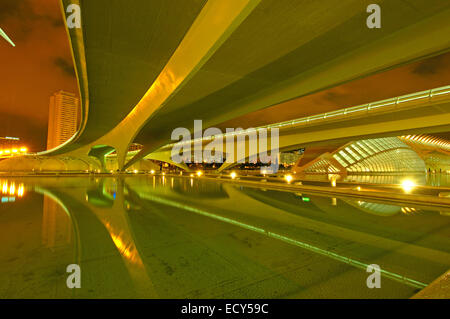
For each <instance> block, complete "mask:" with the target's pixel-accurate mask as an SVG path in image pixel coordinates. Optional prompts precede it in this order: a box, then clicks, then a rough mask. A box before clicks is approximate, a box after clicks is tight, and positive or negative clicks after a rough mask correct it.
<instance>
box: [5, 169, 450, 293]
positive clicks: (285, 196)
mask: <svg viewBox="0 0 450 319" xmlns="http://www.w3.org/2000/svg"><path fill="white" fill-rule="evenodd" d="M0 190H1V194H0V196H1V204H0V229H1V232H0V238H1V242H2V249H1V250H0V298H408V297H411V296H412V295H414V294H415V293H416V292H418V291H419V290H420V289H422V288H423V287H424V286H426V285H427V284H429V283H430V282H432V281H433V280H434V279H435V278H437V277H439V276H440V275H441V274H442V273H444V272H445V271H447V270H448V269H449V268H450V210H445V209H442V210H441V211H436V210H433V209H428V208H427V207H409V206H398V205H395V204H392V203H389V202H367V201H364V200H355V199H348V198H335V197H327V196H318V195H308V194H300V193H290V192H280V191H271V190H265V189H259V188H247V187H242V186H239V185H231V184H227V183H219V182H214V181H208V180H204V179H199V178H188V177H171V176H151V175H150V176H144V175H139V176H130V177H105V178H100V177H98V178H96V177H64V178H57V177H45V178H34V177H29V178H22V179H20V178H16V179H7V178H2V179H1V180H0ZM70 264H77V265H79V266H80V269H81V288H79V289H77V288H75V289H69V288H68V287H67V285H66V281H67V278H68V276H69V275H70V274H69V273H67V272H66V268H67V266H68V265H70ZM371 264H377V265H379V266H380V267H381V269H382V274H381V288H379V289H376V288H374V289H369V288H368V287H367V284H366V280H367V277H368V276H369V275H370V273H367V272H366V268H367V266H368V265H371Z"/></svg>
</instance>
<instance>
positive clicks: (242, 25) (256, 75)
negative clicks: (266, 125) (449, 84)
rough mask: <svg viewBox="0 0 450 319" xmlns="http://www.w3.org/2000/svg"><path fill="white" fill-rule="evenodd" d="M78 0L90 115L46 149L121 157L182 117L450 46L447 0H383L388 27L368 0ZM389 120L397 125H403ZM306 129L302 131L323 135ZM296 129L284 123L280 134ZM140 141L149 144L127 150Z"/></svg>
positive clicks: (150, 143)
mask: <svg viewBox="0 0 450 319" xmlns="http://www.w3.org/2000/svg"><path fill="white" fill-rule="evenodd" d="M409 2H411V3H413V2H414V5H413V6H412V5H407V4H408V3H409ZM72 3H74V4H78V5H80V7H81V12H82V15H81V16H82V28H81V29H76V28H74V29H68V35H69V39H70V44H71V48H72V52H73V57H74V63H75V66H76V74H77V78H78V82H79V88H80V96H81V104H82V125H81V128H80V130H79V131H78V133H77V134H76V135H75V136H74V137H73V138H72V139H71V140H69V141H68V142H66V143H65V144H63V145H61V146H60V147H58V148H56V149H54V150H51V151H48V152H43V153H42V154H41V155H46V156H74V157H77V156H80V157H82V156H87V155H88V154H90V153H91V152H92V149H93V148H96V147H98V146H101V145H107V146H108V147H112V148H114V150H115V151H116V152H117V156H118V157H117V158H118V163H119V164H118V165H119V168H120V169H125V168H127V167H129V166H130V165H132V164H133V163H135V162H136V161H138V160H140V159H142V158H144V157H145V156H147V155H148V154H151V153H153V152H155V151H156V150H158V149H160V148H161V147H162V146H164V145H166V144H168V143H169V142H171V140H170V135H171V132H172V130H173V129H175V128H176V127H186V128H188V129H190V130H192V129H193V120H194V119H202V120H203V123H204V126H205V127H208V126H213V125H216V124H219V123H222V122H224V121H227V120H230V119H233V118H236V117H238V116H241V115H244V114H247V113H249V112H252V111H256V110H259V109H263V108H266V107H269V106H273V105H276V104H279V103H282V102H285V101H288V100H291V99H295V98H299V97H302V96H305V95H308V94H311V93H314V92H318V91H320V90H323V89H326V88H330V87H333V86H337V85H339V84H342V83H345V82H348V81H352V80H355V79H358V78H362V77H365V76H368V75H371V74H375V73H378V72H382V71H386V70H389V69H392V68H394V67H397V66H400V65H403V64H406V63H410V62H413V61H416V60H420V59H424V58H427V57H430V56H434V55H437V54H441V53H443V52H446V51H448V50H449V49H450V39H449V38H448V34H450V25H449V24H448V23H447V22H448V21H449V20H450V3H446V2H442V1H440V0H429V1H426V2H420V3H417V2H415V1H412V0H407V1H403V2H393V1H386V0H384V1H380V2H379V4H380V5H381V7H383V8H385V12H386V14H385V15H384V16H383V19H384V20H383V21H384V22H383V28H381V29H368V28H366V27H364V25H365V21H366V18H367V15H368V14H367V12H366V8H367V5H368V4H369V3H370V1H366V0H365V1H360V0H350V1H345V3H342V2H341V1H337V0H324V1H320V3H319V2H315V1H313V2H307V3H305V2H299V1H297V0H265V1H259V0H229V1H222V0H209V1H206V0H195V1H177V2H176V3H175V2H168V1H165V0H136V1H134V2H133V5H132V6H131V5H129V4H127V3H126V2H121V1H114V2H111V1H107V0H98V1H87V0H62V1H61V4H62V8H65V7H67V5H69V4H72ZM405 3H406V5H405ZM330 7H331V8H333V10H329V8H330ZM63 12H64V10H63ZM388 12H389V14H387V13H388ZM65 14H66V13H65ZM427 113H428V114H431V112H430V111H428V112H427ZM441 113H442V112H441ZM311 114H314V111H313V110H312V111H311ZM423 116H424V117H425V116H426V115H423ZM432 117H433V116H432V115H430V120H432V123H434V125H435V126H436V127H439V126H441V128H442V125H443V123H442V122H439V120H438V119H437V118H436V119H434V120H435V121H434V122H433V119H432ZM435 117H439V115H436V116H435ZM441 118H444V117H442V116H441ZM405 121H406V122H408V120H406V119H405ZM391 122H392V123H391V124H389V123H387V124H386V125H385V126H383V127H385V129H386V130H388V131H389V130H393V129H394V128H393V127H394V126H396V127H399V126H398V125H396V124H395V123H393V122H395V121H391ZM413 122H414V121H413ZM342 125H343V126H342V127H346V126H345V123H342ZM370 125H371V123H367V124H366V126H367V127H370ZM376 126H378V128H379V127H380V126H379V125H377V124H373V130H374V131H377V127H376ZM417 126H420V125H418V124H417ZM430 126H431V125H430ZM428 128H430V127H428ZM441 128H437V130H440V129H441ZM360 129H361V128H360V127H357V126H355V127H354V130H355V132H354V133H351V134H353V135H356V131H357V130H360ZM405 129H406V128H405ZM411 129H417V130H420V129H421V128H418V127H417V128H411ZM321 131H322V132H326V131H328V132H329V131H336V132H337V131H339V127H334V128H332V127H328V128H327V127H324V130H321ZM345 131H346V132H347V131H349V130H348V129H346V130H345ZM368 131H370V129H366V130H362V131H360V132H361V134H363V133H362V132H368ZM383 131H384V129H381V130H379V132H378V131H377V132H374V133H373V134H383V133H385V132H383ZM302 134H303V135H302V136H304V137H305V138H304V139H303V137H302V143H312V142H317V140H323V138H322V137H320V138H313V137H312V136H313V135H317V132H314V133H313V132H311V133H308V132H303V133H302ZM308 134H309V135H308ZM344 135H345V134H344ZM323 136H325V135H323ZM328 136H330V135H328ZM338 138H347V136H342V137H338ZM294 140H299V136H298V133H297V132H296V133H295V134H289V133H288V132H286V133H285V134H283V135H282V136H281V139H280V143H284V144H285V145H294V143H295V142H294ZM133 142H135V143H139V144H142V145H144V148H143V150H142V151H141V152H139V153H138V154H137V155H136V156H135V157H134V158H133V159H131V160H130V161H128V162H126V155H127V150H128V148H129V146H130V144H131V143H133ZM296 145H298V143H297V144H296ZM94 153H95V154H96V155H95V154H94ZM94 153H91V155H95V156H97V158H99V159H100V160H101V161H103V157H104V154H102V152H94ZM97 153H98V154H97ZM105 154H106V153H105Z"/></svg>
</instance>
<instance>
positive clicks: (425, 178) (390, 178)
mask: <svg viewBox="0 0 450 319" xmlns="http://www.w3.org/2000/svg"><path fill="white" fill-rule="evenodd" d="M331 175H332V174H330V175H326V174H318V175H312V174H311V175H306V176H305V177H304V180H308V181H322V182H324V181H329V180H330V176H331ZM333 176H334V177H335V178H336V179H337V180H338V181H339V180H341V181H345V182H355V183H371V184H401V183H402V181H403V180H404V179H406V178H407V179H412V180H414V182H415V184H416V185H427V186H436V187H450V174H445V173H442V174H441V173H436V174H407V175H401V174H397V175H348V176H346V177H344V178H341V176H339V175H335V174H333Z"/></svg>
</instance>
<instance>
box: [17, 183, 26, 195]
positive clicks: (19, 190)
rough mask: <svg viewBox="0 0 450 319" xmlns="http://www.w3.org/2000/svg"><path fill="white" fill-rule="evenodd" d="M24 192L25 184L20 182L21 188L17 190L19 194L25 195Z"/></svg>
mask: <svg viewBox="0 0 450 319" xmlns="http://www.w3.org/2000/svg"><path fill="white" fill-rule="evenodd" d="M23 193H24V187H23V184H20V185H19V189H18V190H17V196H19V197H23Z"/></svg>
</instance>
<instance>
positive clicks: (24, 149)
mask: <svg viewBox="0 0 450 319" xmlns="http://www.w3.org/2000/svg"><path fill="white" fill-rule="evenodd" d="M27 151H28V149H27V148H26V147H21V148H20V152H21V153H26V152H27Z"/></svg>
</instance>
